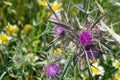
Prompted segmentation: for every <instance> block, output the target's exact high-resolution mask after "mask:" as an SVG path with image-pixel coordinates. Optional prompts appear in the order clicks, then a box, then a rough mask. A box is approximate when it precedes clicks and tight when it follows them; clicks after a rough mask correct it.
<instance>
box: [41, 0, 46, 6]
mask: <svg viewBox="0 0 120 80" xmlns="http://www.w3.org/2000/svg"><path fill="white" fill-rule="evenodd" d="M39 5H41V6H46V5H47V2H46V1H42V0H40V1H39Z"/></svg>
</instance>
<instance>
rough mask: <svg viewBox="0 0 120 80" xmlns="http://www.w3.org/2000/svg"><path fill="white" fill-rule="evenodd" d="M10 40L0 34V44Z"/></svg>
mask: <svg viewBox="0 0 120 80" xmlns="http://www.w3.org/2000/svg"><path fill="white" fill-rule="evenodd" d="M9 40H10V38H9V37H8V36H7V35H5V34H0V41H1V42H2V44H7V43H8V42H9Z"/></svg>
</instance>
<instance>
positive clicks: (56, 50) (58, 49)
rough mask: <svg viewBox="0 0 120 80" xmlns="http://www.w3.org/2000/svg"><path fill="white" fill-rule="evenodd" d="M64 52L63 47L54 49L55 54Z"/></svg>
mask: <svg viewBox="0 0 120 80" xmlns="http://www.w3.org/2000/svg"><path fill="white" fill-rule="evenodd" d="M61 52H62V49H60V48H57V49H55V50H54V54H60V53H61Z"/></svg>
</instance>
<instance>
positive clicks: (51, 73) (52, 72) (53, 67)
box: [46, 63, 60, 77]
mask: <svg viewBox="0 0 120 80" xmlns="http://www.w3.org/2000/svg"><path fill="white" fill-rule="evenodd" d="M59 71H60V67H59V66H58V65H57V64H55V63H53V64H50V65H48V67H47V69H46V76H48V77H56V76H57V75H58V74H59Z"/></svg>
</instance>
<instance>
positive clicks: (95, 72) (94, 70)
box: [91, 66, 100, 74]
mask: <svg viewBox="0 0 120 80" xmlns="http://www.w3.org/2000/svg"><path fill="white" fill-rule="evenodd" d="M91 70H92V72H93V73H94V74H99V73H100V70H99V69H98V68H96V67H93V66H92V67H91Z"/></svg>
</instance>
